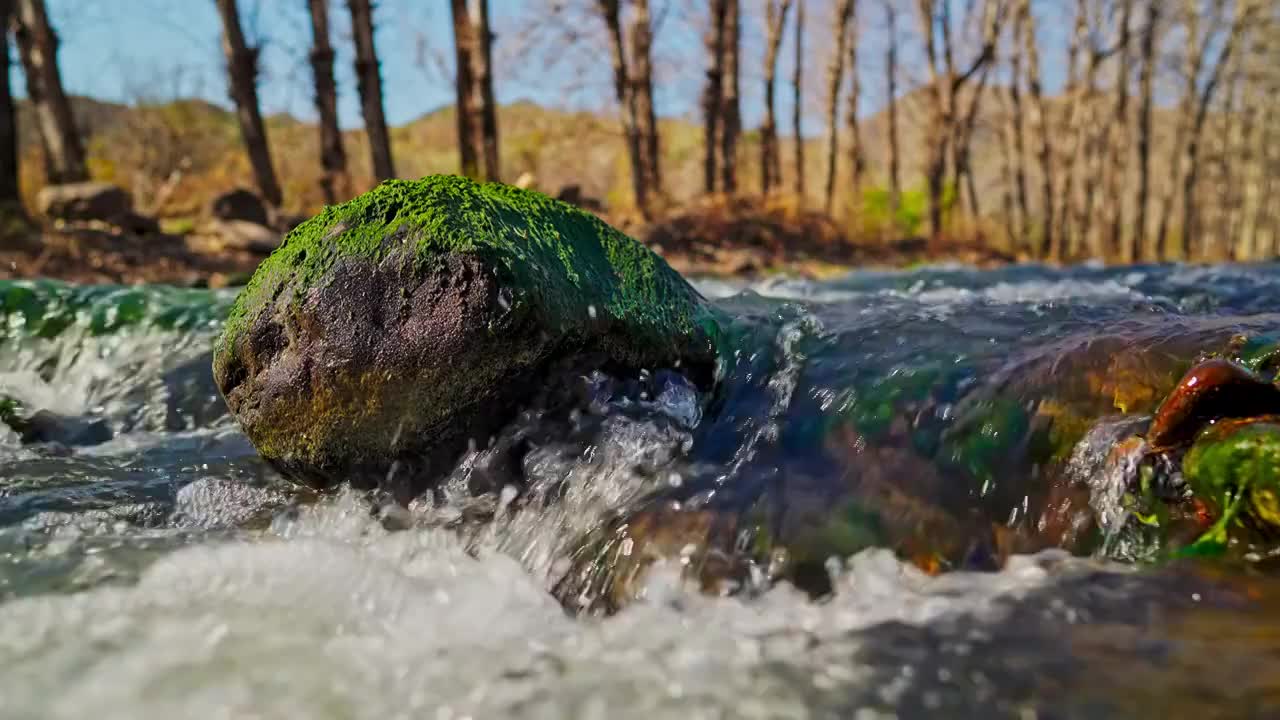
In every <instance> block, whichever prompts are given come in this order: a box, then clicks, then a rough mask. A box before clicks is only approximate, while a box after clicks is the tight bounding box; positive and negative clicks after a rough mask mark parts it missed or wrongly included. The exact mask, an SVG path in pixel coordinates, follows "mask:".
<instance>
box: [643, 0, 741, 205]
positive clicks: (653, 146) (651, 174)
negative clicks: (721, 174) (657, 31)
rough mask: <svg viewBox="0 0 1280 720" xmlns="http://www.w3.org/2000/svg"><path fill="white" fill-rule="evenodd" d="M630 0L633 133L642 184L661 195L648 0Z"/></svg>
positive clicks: (651, 35) (651, 36)
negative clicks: (632, 5)
mask: <svg viewBox="0 0 1280 720" xmlns="http://www.w3.org/2000/svg"><path fill="white" fill-rule="evenodd" d="M634 3H635V13H634V15H633V16H632V21H631V63H630V66H631V73H632V76H631V88H632V92H633V93H634V94H635V104H636V132H637V133H638V134H639V135H640V143H641V146H640V149H641V151H642V152H643V156H644V173H645V186H646V187H647V188H648V189H649V192H650V193H651V194H653V195H657V196H661V195H662V172H661V168H660V163H659V161H660V155H659V147H658V118H657V115H656V113H655V112H654V108H653V61H652V57H651V53H652V46H653V28H652V27H651V26H650V22H649V0H634ZM735 84H736V83H735Z"/></svg>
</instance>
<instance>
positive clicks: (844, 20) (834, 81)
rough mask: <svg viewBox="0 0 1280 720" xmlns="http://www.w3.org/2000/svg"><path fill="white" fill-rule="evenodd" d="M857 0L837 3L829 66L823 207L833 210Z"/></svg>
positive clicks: (828, 210) (845, 0)
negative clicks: (842, 105) (846, 62)
mask: <svg viewBox="0 0 1280 720" xmlns="http://www.w3.org/2000/svg"><path fill="white" fill-rule="evenodd" d="M853 3H854V0H840V2H839V3H838V4H837V5H836V16H835V28H834V29H835V33H836V47H835V53H834V54H833V55H832V56H831V64H830V66H828V68H827V183H826V185H825V189H824V191H823V195H822V198H823V200H822V202H823V207H824V208H825V209H826V211H827V212H828V213H830V212H831V204H832V202H833V201H834V200H835V193H836V153H837V151H838V150H839V144H840V124H839V108H840V86H841V85H842V84H844V59H845V52H847V50H848V43H849V20H850V17H851V16H852V15H853Z"/></svg>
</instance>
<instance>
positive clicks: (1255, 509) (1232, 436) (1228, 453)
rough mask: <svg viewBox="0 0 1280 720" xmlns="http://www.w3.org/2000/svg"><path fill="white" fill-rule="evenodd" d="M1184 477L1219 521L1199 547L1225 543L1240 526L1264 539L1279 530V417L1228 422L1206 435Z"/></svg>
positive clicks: (1189, 454)
mask: <svg viewBox="0 0 1280 720" xmlns="http://www.w3.org/2000/svg"><path fill="white" fill-rule="evenodd" d="M1182 472H1183V475H1184V476H1185V477H1186V479H1187V484H1188V485H1189V486H1190V487H1191V490H1192V492H1193V493H1194V494H1195V497H1196V498H1198V499H1199V500H1200V501H1201V502H1203V503H1205V504H1206V505H1208V507H1209V510H1210V511H1211V512H1212V515H1213V516H1214V517H1216V518H1217V522H1216V523H1215V524H1214V526H1213V527H1212V528H1211V529H1210V530H1209V531H1208V532H1207V533H1205V535H1204V536H1203V537H1202V538H1201V540H1200V541H1199V543H1200V544H1202V545H1203V544H1211V545H1222V544H1225V543H1226V540H1227V537H1228V535H1229V534H1231V531H1232V529H1233V528H1235V527H1237V526H1240V527H1244V528H1247V529H1249V530H1250V531H1252V532H1253V533H1254V534H1257V533H1261V535H1262V536H1263V537H1274V536H1275V534H1276V532H1277V531H1278V530H1280V416H1275V415H1271V416H1264V417H1260V418H1250V419H1247V420H1227V421H1223V422H1222V423H1220V424H1218V425H1217V426H1215V427H1213V428H1210V429H1208V430H1206V431H1205V432H1204V433H1203V434H1202V435H1201V436H1200V438H1199V439H1198V440H1196V443H1195V444H1194V445H1192V446H1191V449H1190V450H1189V451H1188V452H1187V455H1186V457H1185V458H1184V459H1183V463H1182Z"/></svg>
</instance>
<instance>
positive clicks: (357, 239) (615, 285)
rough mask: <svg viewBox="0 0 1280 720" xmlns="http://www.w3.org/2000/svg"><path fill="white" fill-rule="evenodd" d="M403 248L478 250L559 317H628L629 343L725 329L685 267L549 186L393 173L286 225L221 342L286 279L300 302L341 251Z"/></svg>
mask: <svg viewBox="0 0 1280 720" xmlns="http://www.w3.org/2000/svg"><path fill="white" fill-rule="evenodd" d="M407 249H411V250H412V255H413V260H414V263H415V264H416V266H417V268H418V269H421V270H429V269H431V268H434V267H438V266H439V264H440V262H441V261H442V260H443V259H444V258H445V257H447V256H448V255H451V254H453V255H466V256H471V257H475V258H478V259H479V260H481V262H482V263H484V264H485V265H486V266H488V267H490V268H492V269H493V270H494V272H495V273H497V275H498V279H499V282H500V284H501V285H502V286H503V287H505V288H509V289H511V290H512V291H514V295H513V297H512V298H511V302H512V304H513V305H514V306H515V309H516V310H517V311H521V310H525V309H528V308H526V307H523V306H533V307H534V308H536V309H537V310H539V311H541V314H542V316H543V317H544V318H545V319H547V320H549V321H551V322H552V323H553V324H554V325H558V326H560V327H558V328H553V329H563V328H568V327H572V326H575V325H581V324H582V323H583V319H585V318H594V317H595V316H597V315H602V316H605V317H607V318H612V319H615V320H619V321H622V322H623V323H624V324H625V325H626V326H627V327H626V330H625V334H626V335H627V336H628V340H627V341H626V342H623V343H621V345H622V346H624V347H622V348H619V349H622V350H626V349H627V348H626V347H625V346H627V345H632V346H639V345H644V344H654V345H656V346H658V347H663V348H666V347H671V346H672V345H673V343H678V340H677V338H678V337H680V338H687V337H690V336H697V337H701V338H703V339H706V340H711V341H713V342H714V341H715V339H716V337H717V335H718V328H719V323H718V321H717V320H716V318H715V317H714V315H713V313H712V311H710V310H709V309H708V308H707V306H706V305H705V303H703V302H702V300H701V298H700V297H699V296H698V294H697V292H696V291H695V290H694V289H693V288H692V287H691V286H690V285H689V284H688V283H687V282H686V281H685V280H684V279H683V278H682V277H680V275H679V274H678V273H676V272H675V271H674V270H672V269H671V268H670V267H669V266H668V265H667V264H666V263H665V262H664V261H663V260H661V259H660V258H659V257H658V256H657V255H655V254H653V253H652V252H650V251H649V250H648V249H647V248H645V247H644V246H642V245H641V244H640V243H638V242H636V241H635V240H633V239H631V238H630V237H627V236H626V235H624V234H623V233H621V232H619V231H618V230H615V229H614V228H612V227H610V226H609V225H607V224H606V223H604V222H603V221H602V220H600V219H599V218H597V217H595V216H594V215H591V214H590V213H587V212H585V211H583V210H581V209H579V208H576V207H574V206H571V205H568V204H566V203H562V202H559V201H556V200H552V199H551V198H549V197H547V196H545V195H542V194H541V193H537V192H533V191H528V190H521V189H518V188H514V187H510V186H507V185H502V184H499V183H489V184H483V185H482V184H478V183H475V182H473V181H471V180H469V179H466V178H461V177H454V176H443V175H437V176H430V177H426V178H423V179H421V180H389V181H386V182H384V183H382V184H381V185H379V186H378V187H376V188H374V189H373V190H371V191H369V192H368V193H365V194H364V195H361V196H359V197H357V198H355V199H354V200H352V201H350V202H348V203H345V204H342V205H336V206H331V207H328V208H326V209H325V210H324V211H323V212H322V213H320V214H319V215H317V216H316V217H314V218H312V219H311V220H309V221H307V222H305V223H303V224H302V225H300V226H298V227H297V228H296V229H295V230H293V231H292V232H291V233H289V235H288V236H287V237H286V238H285V240H284V242H283V243H282V244H281V246H280V247H279V248H278V249H277V250H276V251H275V252H274V253H273V254H272V255H271V257H269V258H268V259H267V260H266V261H264V262H263V263H262V265H261V266H260V267H259V268H258V271H257V272H256V273H255V274H254V276H253V279H252V280H251V281H250V282H249V284H248V286H246V288H245V290H244V292H243V293H242V294H241V296H240V297H239V298H238V300H237V302H236V304H235V305H234V307H233V308H232V310H231V313H230V315H229V317H228V320H227V325H226V329H225V331H224V334H223V336H222V339H221V340H220V343H219V348H220V351H221V350H226V349H229V348H230V347H231V345H232V344H234V343H235V342H236V340H237V339H238V338H239V337H240V336H241V335H242V334H243V333H244V332H245V331H246V330H247V328H248V327H249V326H250V325H251V324H252V323H253V321H254V320H255V319H256V318H257V317H258V316H259V315H260V314H261V313H263V312H265V311H266V310H267V308H268V307H270V306H271V304H272V303H273V302H274V301H275V300H276V298H277V297H279V296H280V294H281V293H282V292H284V291H285V289H286V287H289V288H291V289H292V291H293V293H294V297H292V298H290V301H291V302H300V301H301V299H302V297H303V296H304V295H305V293H306V291H307V290H309V289H310V288H312V287H314V286H315V285H316V284H317V283H319V282H322V281H323V279H324V278H325V276H326V274H327V273H328V271H329V270H330V269H331V268H332V267H333V266H334V264H335V263H337V262H338V261H339V260H342V259H356V258H360V259H366V260H370V261H373V262H375V263H376V262H379V261H381V260H382V259H384V258H385V257H386V256H387V255H389V254H390V253H393V252H400V251H404V250H407ZM624 354H625V353H624ZM677 354H679V353H677Z"/></svg>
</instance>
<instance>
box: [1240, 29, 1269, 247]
mask: <svg viewBox="0 0 1280 720" xmlns="http://www.w3.org/2000/svg"><path fill="white" fill-rule="evenodd" d="M1273 32H1274V28H1273V27H1264V28H1262V30H1261V31H1260V32H1258V33H1256V34H1255V36H1254V42H1253V48H1252V51H1251V52H1250V53H1249V54H1248V58H1247V59H1246V60H1245V62H1244V68H1245V71H1244V80H1243V84H1244V87H1243V88H1242V89H1241V95H1242V98H1241V100H1242V104H1243V108H1242V111H1241V112H1242V114H1243V116H1244V117H1243V118H1242V119H1241V124H1242V126H1243V127H1242V128H1241V133H1240V134H1241V138H1240V145H1241V147H1242V148H1243V151H1242V157H1240V158H1239V162H1240V180H1239V197H1238V200H1237V202H1238V207H1237V214H1236V220H1235V222H1234V223H1233V224H1232V225H1233V227H1234V228H1235V231H1234V233H1233V236H1234V237H1235V238H1237V241H1236V243H1235V246H1234V247H1233V248H1232V251H1233V256H1234V258H1235V259H1236V260H1253V259H1257V258H1262V257H1265V254H1266V253H1267V251H1268V250H1269V247H1263V243H1262V242H1261V240H1262V239H1263V232H1261V231H1262V229H1263V228H1262V223H1261V222H1260V221H1261V219H1262V215H1263V213H1262V210H1263V208H1264V207H1265V206H1266V205H1268V204H1273V203H1266V202H1263V198H1264V195H1263V188H1264V186H1265V185H1266V184H1267V183H1268V173H1267V170H1268V168H1267V154H1268V151H1269V150H1270V149H1271V148H1272V147H1274V138H1273V137H1272V135H1273V132H1272V130H1273V129H1274V128H1275V127H1276V126H1277V124H1278V123H1277V122H1276V121H1275V120H1274V118H1269V117H1268V113H1267V112H1266V106H1267V98H1274V97H1276V93H1278V92H1280V82H1278V81H1280V71H1277V69H1276V67H1275V65H1274V58H1273V56H1272V49H1273V48H1274V47H1276V45H1275V42H1276V38H1275V37H1273Z"/></svg>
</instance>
